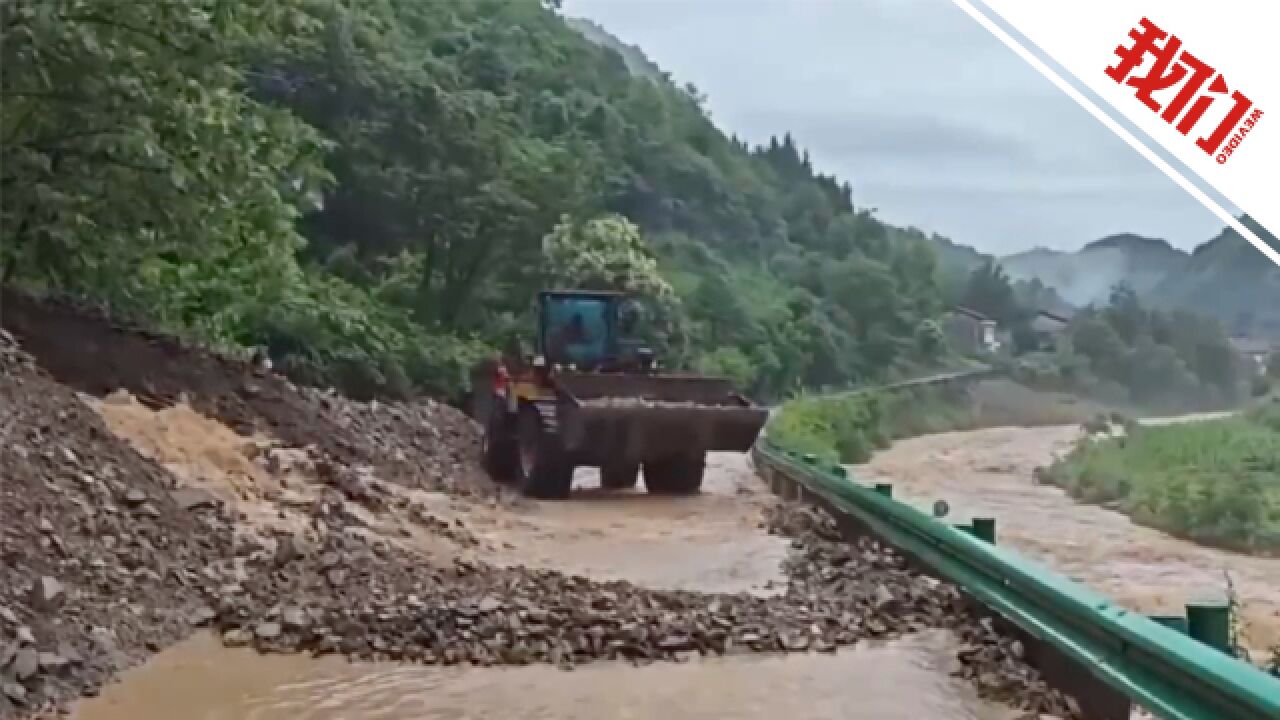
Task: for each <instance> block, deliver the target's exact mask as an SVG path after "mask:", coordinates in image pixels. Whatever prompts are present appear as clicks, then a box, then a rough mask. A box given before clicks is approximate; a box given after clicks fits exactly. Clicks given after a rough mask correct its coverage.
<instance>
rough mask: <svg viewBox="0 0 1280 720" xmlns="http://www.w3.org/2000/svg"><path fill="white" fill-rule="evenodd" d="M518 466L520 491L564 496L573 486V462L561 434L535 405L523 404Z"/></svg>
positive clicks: (557, 497)
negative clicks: (567, 453) (556, 431)
mask: <svg viewBox="0 0 1280 720" xmlns="http://www.w3.org/2000/svg"><path fill="white" fill-rule="evenodd" d="M517 458H518V461H517V468H518V475H519V487H520V492H522V493H524V494H525V495H527V496H528V497H532V498H539V499H543V500H563V499H565V498H567V497H569V490H570V489H571V488H572V487H573V465H572V464H571V463H570V462H569V461H568V459H567V458H566V457H565V452H564V446H563V445H562V444H561V441H560V436H559V435H558V434H556V433H555V432H554V431H553V430H551V429H549V428H548V427H547V426H546V423H544V422H543V421H542V415H541V414H540V413H539V412H538V410H537V408H534V407H532V406H528V407H524V408H521V410H520V418H519V452H518V453H517Z"/></svg>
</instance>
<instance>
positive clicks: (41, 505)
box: [0, 336, 1073, 718]
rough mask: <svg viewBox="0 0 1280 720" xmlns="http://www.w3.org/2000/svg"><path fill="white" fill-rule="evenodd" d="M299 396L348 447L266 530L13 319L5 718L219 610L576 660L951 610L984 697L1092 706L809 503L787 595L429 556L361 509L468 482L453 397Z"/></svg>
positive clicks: (314, 643) (1, 652) (699, 651)
mask: <svg viewBox="0 0 1280 720" xmlns="http://www.w3.org/2000/svg"><path fill="white" fill-rule="evenodd" d="M161 377H163V373H162V374H161ZM255 377H256V376H255ZM246 382H247V383H248V384H249V385H253V384H254V383H255V382H256V380H249V381H246ZM271 382H275V381H274V380H272V381H271ZM141 384H144V383H142V382H141V381H139V385H141ZM215 384H216V383H215ZM206 385H208V383H206ZM151 387H152V389H153V390H154V388H155V383H152V384H151ZM174 387H175V388H176V385H175V386H174ZM290 393H291V394H290V395H289V396H288V398H289V400H288V402H285V403H283V404H277V405H275V407H288V408H293V409H291V410H290V412H294V411H295V410H297V412H299V413H300V412H301V410H298V409H299V408H303V407H307V408H310V409H311V410H310V411H311V412H313V413H314V418H313V419H314V425H313V426H310V427H304V426H303V424H302V420H303V418H302V416H301V414H299V415H297V417H296V418H295V419H296V420H297V424H296V425H294V426H292V430H290V431H291V432H293V433H294V434H295V436H297V437H315V436H317V435H319V434H321V433H323V432H328V431H330V430H331V431H332V432H333V436H332V437H331V438H330V440H331V441H332V442H331V443H330V444H329V445H324V444H321V443H314V445H316V447H317V448H318V450H316V451H315V456H314V457H313V458H312V460H313V461H314V462H315V466H316V471H317V473H318V475H319V479H320V481H321V484H320V485H319V487H318V488H316V489H315V492H314V493H312V494H311V495H309V496H308V501H307V504H306V505H304V506H302V507H301V508H295V509H294V510H296V511H297V512H300V513H302V514H303V515H304V522H303V524H302V526H301V527H298V528H295V529H293V530H290V531H285V530H282V529H275V530H270V531H254V532H246V531H245V530H246V528H245V527H244V524H243V523H242V522H241V518H239V517H238V516H237V514H236V513H235V512H234V509H232V508H229V507H227V506H225V505H223V504H221V503H220V502H218V501H217V500H216V499H215V498H212V497H210V495H208V494H207V493H200V492H198V491H195V490H193V489H191V488H179V487H177V486H176V485H175V482H174V479H173V478H172V477H171V476H170V475H169V474H168V473H166V472H165V471H164V470H163V469H161V468H160V467H159V466H157V465H156V464H155V463H153V462H151V461H148V460H146V459H144V458H142V457H141V456H139V455H138V454H137V453H136V452H134V451H133V450H132V449H131V448H130V447H129V446H127V445H126V444H125V443H124V442H123V441H121V440H119V439H117V438H116V437H115V436H113V435H112V434H111V433H110V432H109V431H108V430H107V429H106V427H105V426H104V425H103V424H102V422H101V420H100V418H99V416H98V415H97V414H96V413H95V412H94V411H92V410H91V409H90V408H88V407H87V406H85V405H84V404H82V403H81V402H80V401H79V400H78V399H77V398H76V397H75V395H74V394H73V393H72V392H71V391H70V390H69V389H67V388H65V387H62V386H60V385H58V384H56V383H54V382H53V381H51V380H50V379H49V378H47V377H45V376H43V375H42V374H41V373H40V372H38V371H36V370H35V369H34V368H33V366H32V364H31V362H30V361H29V360H28V359H27V358H26V357H25V356H23V355H22V353H21V352H19V351H18V350H17V349H16V348H15V347H14V346H13V344H12V341H11V340H10V339H8V338H7V337H3V336H0V468H3V469H4V473H5V476H4V481H3V484H0V560H2V562H0V718H4V717H9V716H12V715H15V714H19V713H21V714H23V715H27V714H31V713H32V712H33V711H35V710H38V709H40V708H42V707H46V706H50V705H61V704H64V703H65V702H67V701H68V700H70V699H72V698H74V697H76V696H78V695H81V694H85V693H88V694H92V693H94V692H96V691H97V688H98V687H99V686H100V685H101V684H102V683H103V682H104V681H105V680H106V679H107V678H109V677H110V676H111V675H113V674H114V673H116V672H118V670H119V669H121V668H123V667H125V666H128V665H130V664H133V663H135V662H137V661H139V660H141V659H142V658H144V657H146V656H147V655H148V654H150V653H152V652H154V651H156V650H158V649H160V648H162V647H164V646H166V645H168V644H170V643H172V642H174V641H176V640H178V639H181V638H182V637H183V636H185V635H187V634H189V633H190V632H191V630H192V628H193V627H203V626H208V627H212V628H213V629H214V630H215V631H216V632H218V633H220V635H221V637H222V640H223V642H224V643H226V644H228V645H247V646H252V647H255V648H257V649H259V650H261V651H264V652H273V651H287V652H294V651H306V652H311V653H316V654H326V653H336V654H344V655H347V656H350V657H353V658H366V659H389V660H400V661H408V662H422V663H433V664H457V663H471V664H477V665H493V664H504V665H519V664H527V663H552V664H556V665H560V666H564V667H571V666H573V665H576V664H581V663H587V662H592V661H596V660H608V659H625V660H630V661H633V662H637V663H645V662H652V661H659V660H678V659H681V658H684V657H687V656H691V655H720V654H733V653H742V652H809V651H818V652H833V651H835V650H836V649H837V648H839V647H841V646H847V645H850V644H853V643H856V642H858V641H861V640H864V639H869V638H891V637H895V636H899V635H902V634H905V633H910V632H913V631H916V630H920V629H923V628H934V627H946V628H953V629H956V630H957V631H959V632H960V633H961V636H962V637H963V638H964V640H965V649H964V651H963V652H962V653H961V654H960V657H959V661H960V663H961V669H960V670H959V671H958V672H959V673H961V674H965V675H966V676H968V677H971V678H973V679H974V681H975V682H976V683H977V685H978V687H979V688H980V689H982V690H983V692H984V693H986V694H989V695H990V696H992V697H997V698H999V699H1002V700H1005V701H1009V702H1012V703H1013V704H1015V705H1018V706H1020V707H1023V708H1025V709H1027V710H1028V711H1033V712H1044V713H1054V714H1057V715H1058V716H1060V717H1064V718H1065V717H1072V716H1073V713H1072V712H1071V707H1070V705H1069V704H1068V703H1067V701H1066V700H1065V699H1063V698H1062V697H1061V696H1060V695H1058V694H1056V693H1054V692H1051V691H1048V690H1047V689H1046V688H1045V687H1044V684H1043V683H1042V682H1041V681H1040V680H1039V679H1038V678H1037V677H1036V675H1035V674H1034V673H1033V672H1031V671H1030V670H1029V669H1027V667H1026V665H1025V663H1023V662H1022V660H1021V658H1020V655H1021V653H1020V652H1019V651H1018V646H1016V645H1015V644H1013V643H1012V642H1011V641H1009V640H1008V639H1007V638H1004V637H1002V636H1001V635H999V633H997V632H995V631H994V629H992V628H990V627H987V626H984V625H983V624H982V623H981V622H980V621H979V620H977V619H976V618H974V617H972V616H970V615H969V614H968V611H967V610H966V609H965V605H964V603H962V602H961V598H960V596H959V594H958V593H957V591H956V590H955V588H953V587H951V586H950V585H947V584H945V583H940V582H937V581H935V580H933V579H931V578H928V577H926V576H922V575H920V574H918V573H916V572H914V571H913V570H911V569H910V568H909V567H908V566H907V565H906V564H905V563H904V562H903V560H902V558H901V557H899V556H897V555H896V554H895V553H894V552H892V551H891V550H888V549H886V548H884V547H881V546H879V545H877V544H875V543H872V542H869V541H864V542H861V543H858V544H856V545H851V544H848V543H845V542H843V541H841V540H840V537H839V534H838V533H837V532H836V528H835V525H834V523H833V522H832V521H831V519H830V518H829V517H826V516H825V515H824V514H822V513H820V512H818V511H815V510H812V509H809V508H794V507H793V508H782V509H780V510H778V511H777V512H776V513H775V514H774V516H773V517H772V518H771V520H770V523H769V526H770V528H771V530H772V531H773V532H776V533H780V534H784V535H788V536H790V537H792V538H793V551H792V553H791V556H790V558H789V559H788V561H787V563H786V567H785V569H786V572H787V578H788V582H787V587H786V588H785V591H783V592H782V593H780V594H778V595H774V596H768V597H760V596H756V595H750V594H745V593H744V594H705V593H692V592H660V591H653V590H648V589H644V588H641V587H637V586H635V585H633V584H631V583H627V582H595V581H591V580H588V579H587V578H583V577H577V576H571V575H566V574H563V573H558V572H553V571H546V570H533V569H529V568H524V567H514V568H502V567H495V566H490V565H487V564H483V563H480V562H475V561H463V560H455V561H454V562H453V563H452V564H445V565H431V564H428V563H426V562H425V561H424V560H423V559H422V558H421V557H420V556H418V555H416V554H413V553H411V552H410V551H408V550H406V549H405V548H404V547H403V546H402V545H400V544H398V543H396V542H393V541H392V539H391V538H388V537H387V536H385V535H383V534H380V533H379V532H378V531H377V530H375V529H373V528H372V527H371V526H370V524H369V523H368V522H367V521H366V519H362V518H367V517H369V515H370V514H371V513H373V514H376V513H379V512H386V511H387V510H388V505H389V504H390V503H395V502H398V501H399V500H398V498H402V497H403V496H401V495H397V494H395V493H389V492H386V489H385V488H381V487H380V486H379V485H378V482H377V481H376V480H374V479H372V476H373V473H372V472H371V471H370V470H369V468H374V469H375V470H376V475H377V477H378V478H379V479H381V478H385V477H387V475H386V473H387V472H388V471H390V472H393V473H394V472H396V468H397V467H400V468H402V469H401V471H400V472H401V473H402V474H400V475H392V476H391V479H392V480H393V481H394V482H397V483H403V484H406V485H410V486H416V487H422V486H424V485H425V486H428V487H445V488H450V489H452V490H455V491H457V492H467V489H466V488H464V487H461V486H450V485H449V481H448V480H447V479H446V478H448V477H452V475H451V473H454V472H455V470H453V468H454V467H455V465H454V463H458V464H462V463H465V462H468V459H467V456H466V453H468V452H470V450H469V449H468V447H467V445H466V443H467V440H466V437H467V436H466V433H464V432H462V431H459V434H457V435H450V432H451V431H449V430H447V429H442V427H443V428H447V427H448V426H449V423H450V422H452V420H450V418H451V417H452V415H451V413H452V411H449V410H447V409H445V408H442V407H441V406H437V405H434V404H426V403H424V404H418V405H402V406H386V405H382V404H375V403H369V404H362V403H353V402H350V401H346V400H343V399H340V398H336V397H333V396H322V395H320V394H318V393H310V392H308V391H298V390H296V389H294V390H291V391H290ZM211 397H222V398H223V400H226V397H225V396H211ZM235 397H236V398H239V399H240V400H243V399H244V398H245V397H249V398H253V397H263V395H262V394H261V392H260V390H259V391H258V394H257V395H255V394H254V393H249V394H248V395H246V396H240V395H236V396H235ZM233 405H234V404H231V405H227V406H228V407H230V406H233ZM206 406H207V407H217V402H212V401H210V402H209V403H208V404H207V405H206ZM235 407H241V408H244V407H256V406H253V405H252V404H251V403H242V404H241V405H238V406H235ZM259 417H262V416H259ZM275 417H276V419H277V421H278V420H279V417H280V416H275ZM278 427H280V428H286V429H287V428H288V427H290V426H288V425H287V424H284V423H280V424H279V426H278ZM459 427H462V426H461V425H459ZM353 438H355V439H353ZM371 459H377V461H378V462H371V461H370V460H371ZM267 460H269V458H267ZM428 461H430V462H428ZM431 463H434V464H431ZM414 465H418V467H416V468H412V467H410V466H414ZM423 466H425V467H427V469H426V470H423V469H422V467H423ZM463 472H465V469H464V470H463ZM414 473H417V474H414ZM433 473H434V475H433ZM433 478H434V479H433ZM390 509H392V510H394V509H395V508H394V507H392V508H390ZM424 512H425V511H424ZM423 517H424V522H431V521H432V519H431V518H430V517H429V515H423ZM264 532H265V533H266V534H264ZM1064 710H1065V712H1064Z"/></svg>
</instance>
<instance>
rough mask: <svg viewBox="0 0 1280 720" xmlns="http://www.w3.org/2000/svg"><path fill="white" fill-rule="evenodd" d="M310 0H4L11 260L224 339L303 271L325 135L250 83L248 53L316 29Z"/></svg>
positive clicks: (5, 267)
mask: <svg viewBox="0 0 1280 720" xmlns="http://www.w3.org/2000/svg"><path fill="white" fill-rule="evenodd" d="M299 6H300V3H297V2H290V1H288V0H275V1H274V2H264V3H241V2H236V1H235V0H193V1H192V2H187V3H145V2H144V3H108V2H103V1H102V0H96V1H95V0H39V1H36V0H15V1H14V2H9V3H5V4H4V5H3V7H0V16H2V17H0V22H2V23H3V30H2V32H3V43H0V45H2V46H3V51H2V52H3V56H2V58H0V63H2V65H3V67H4V72H3V73H0V98H2V100H3V105H4V112H3V114H2V119H0V138H2V140H3V141H2V142H0V187H3V188H4V192H3V194H2V198H3V200H2V201H0V227H3V234H4V236H3V242H0V268H2V270H0V272H2V274H3V278H4V280H6V281H9V282H29V283H34V284H35V285H37V286H39V287H43V288H47V289H53V290H58V291H69V292H76V293H82V294H87V295H91V296H95V297H98V298H101V299H104V300H107V301H109V302H110V303H111V304H113V305H115V306H116V307H118V308H121V309H124V310H126V311H133V312H137V313H140V314H145V315H148V316H151V317H152V318H153V319H155V320H157V321H159V322H161V323H162V324H165V325H168V326H170V327H173V326H179V327H190V326H198V327H199V328H200V329H201V330H203V331H204V334H206V335H211V336H214V337H216V338H218V339H221V340H224V341H230V340H231V339H233V338H236V337H237V336H241V335H243V334H244V333H245V332H246V330H247V329H248V326H249V325H250V324H251V318H252V317H256V316H259V315H260V314H261V313H262V312H264V310H265V309H266V308H270V307H272V306H273V305H275V304H277V303H279V302H280V301H281V300H282V295H283V293H285V292H287V291H288V288H289V287H290V286H291V285H292V284H295V283H298V282H301V275H300V271H299V270H298V268H297V266H296V264H295V263H294V252H295V251H296V250H297V249H298V247H299V246H300V245H301V238H300V236H299V235H298V233H297V232H296V231H295V229H294V222H295V220H296V219H297V217H298V214H299V213H298V209H299V208H300V207H303V208H305V207H307V206H308V205H309V204H313V203H315V202H316V201H317V200H318V197H319V196H318V194H317V190H318V188H319V187H321V184H322V183H323V181H324V179H325V174H324V172H323V170H322V168H321V166H320V164H319V160H320V157H321V153H322V151H323V149H324V145H323V144H322V142H321V141H320V138H319V136H318V135H317V134H316V133H315V132H313V131H312V130H311V129H310V128H309V127H307V126H306V125H304V124H302V123H300V122H298V121H297V120H296V119H295V118H294V117H293V116H292V115H291V114H290V113H289V112H288V111H285V110H282V109H279V108H275V107H270V106H267V105H264V104H261V103H259V102H256V101H255V100H253V99H251V98H250V97H248V96H247V95H246V94H245V93H244V92H242V88H243V84H244V79H245V66H244V64H243V63H242V62H241V58H242V57H243V56H244V55H245V54H246V53H249V52H251V51H253V50H254V49H256V48H259V47H263V46H284V45H285V44H286V39H287V38H305V37H307V36H308V34H309V33H311V32H312V30H313V29H314V28H313V25H312V24H311V23H310V22H309V19H308V17H307V16H306V15H305V14H303V13H302V12H300V9H299Z"/></svg>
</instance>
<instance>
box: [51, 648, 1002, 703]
mask: <svg viewBox="0 0 1280 720" xmlns="http://www.w3.org/2000/svg"><path fill="white" fill-rule="evenodd" d="M952 650H953V648H952V646H951V643H950V642H949V639H948V637H947V636H946V635H944V634H939V633H931V634H925V635H918V636H915V637H911V638H908V639H906V640H903V641H899V642H897V643H895V644H891V645H881V646H861V647H858V648H854V649H849V650H843V651H841V652H840V653H839V654H837V655H834V656H826V655H817V654H813V655H791V656H787V657H768V656H739V657H734V658H726V659H716V660H692V661H690V662H687V663H683V664H674V663H658V664H654V665H649V666H647V667H640V668H636V667H631V666H629V665H625V664H621V663H599V664H593V665H588V666H585V667H580V668H578V669H576V670H573V671H564V670H557V669H555V668H553V667H550V666H532V667H525V668H501V669H494V668H466V669H464V668H427V667H419V666H406V665H373V664H349V663H347V662H345V661H344V660H340V659H336V658H322V659H319V660H316V659H312V658H309V657H301V656H261V655H257V654H255V653H253V652H252V651H247V650H228V649H225V648H222V647H221V646H220V645H218V643H217V642H216V641H215V640H214V639H213V638H212V637H209V636H204V635H201V636H198V637H195V638H192V639H191V640H189V641H187V642H186V643H184V644H182V645H180V646H178V647H175V648H172V649H170V650H168V651H166V652H164V653H162V654H160V655H158V656H156V657H155V658H153V659H152V660H151V662H149V663H148V664H147V665H145V666H143V667H141V668H138V669H137V670H135V671H133V672H132V673H129V674H126V675H125V677H124V679H123V682H121V683H119V684H116V685H112V686H110V687H108V688H106V689H104V691H103V692H102V694H101V695H100V696H99V697H97V698H94V699H91V700H86V701H83V702H82V703H81V704H80V705H79V706H78V707H77V708H76V710H75V712H74V713H73V715H72V718H73V719H74V720H172V718H174V717H182V718H183V720H357V719H359V720H462V719H464V718H467V719H470V718H475V719H486V720H488V719H493V720H498V719H504V720H505V719H506V718H513V717H520V718H528V719H529V720H543V719H547V720H550V719H552V718H555V719H557V720H560V719H563V720H602V719H604V718H609V719H614V718H617V719H619V720H622V719H626V720H647V719H649V718H653V719H654V720H719V719H720V718H730V717H731V718H742V719H743V720H749V719H750V718H778V717H787V718H788V719H789V720H818V719H820V718H821V719H824V720H825V719H826V718H832V719H833V720H834V719H835V718H841V719H842V720H850V719H853V720H861V719H865V720H873V719H874V720H930V719H934V718H936V719H937V720H1004V719H1006V718H1012V717H1013V715H1014V713H1013V712H1012V711H1010V710H1009V709H1007V708H1004V707H996V706H993V705H990V704H988V703H985V702H983V701H981V700H979V699H977V697H976V696H975V695H974V692H973V690H972V688H971V687H969V686H968V685H967V684H965V683H964V681H962V680H957V679H953V678H951V677H949V676H948V663H949V662H950V658H951V652H950V651H952Z"/></svg>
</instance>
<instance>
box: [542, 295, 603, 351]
mask: <svg viewBox="0 0 1280 720" xmlns="http://www.w3.org/2000/svg"><path fill="white" fill-rule="evenodd" d="M607 308H608V305H607V304H606V303H605V302H603V301H601V300H598V299H594V298H554V299H552V300H551V301H549V302H548V304H547V312H548V315H549V317H548V320H549V322H548V323H547V333H548V335H547V339H548V341H549V343H550V345H551V348H552V349H553V352H554V349H555V348H562V349H563V352H564V353H565V354H566V355H567V356H568V358H567V359H568V360H569V362H573V363H586V362H589V361H593V360H598V359H599V358H601V357H603V356H604V354H605V351H606V347H607V343H608V340H609V326H608V321H607V318H606V317H605V313H606V311H607ZM575 317H577V318H580V323H581V324H580V325H579V327H578V328H576V329H575V328H573V327H572V326H573V325H574V323H575Z"/></svg>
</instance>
